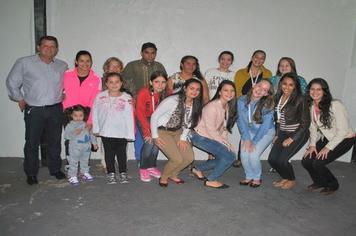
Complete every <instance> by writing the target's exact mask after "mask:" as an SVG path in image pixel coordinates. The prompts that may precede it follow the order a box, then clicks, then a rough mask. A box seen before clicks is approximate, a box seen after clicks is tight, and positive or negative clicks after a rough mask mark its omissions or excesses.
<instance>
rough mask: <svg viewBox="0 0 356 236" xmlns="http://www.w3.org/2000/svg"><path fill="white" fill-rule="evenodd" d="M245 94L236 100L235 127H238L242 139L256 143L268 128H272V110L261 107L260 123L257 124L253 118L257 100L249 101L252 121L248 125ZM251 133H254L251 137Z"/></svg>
mask: <svg viewBox="0 0 356 236" xmlns="http://www.w3.org/2000/svg"><path fill="white" fill-rule="evenodd" d="M246 100H247V96H246V95H244V96H241V97H240V98H239V99H238V101H237V110H238V118H237V127H238V128H239V131H240V134H241V139H242V140H251V141H252V143H253V144H254V145H256V144H257V143H258V142H259V141H260V140H261V139H262V138H263V136H264V135H265V134H267V132H268V131H269V130H270V129H274V121H273V112H274V111H273V110H267V109H266V108H263V109H262V123H261V124H257V123H256V121H254V120H253V114H254V111H255V109H256V105H257V101H251V102H250V104H249V105H250V106H251V107H250V112H251V116H250V117H251V120H252V123H251V124H250V125H249V105H248V104H246ZM251 133H252V134H254V136H253V137H251Z"/></svg>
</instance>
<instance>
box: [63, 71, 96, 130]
mask: <svg viewBox="0 0 356 236" xmlns="http://www.w3.org/2000/svg"><path fill="white" fill-rule="evenodd" d="M63 87H64V93H65V96H64V100H63V108H64V109H66V108H68V107H71V106H74V105H78V104H80V105H82V106H85V107H90V114H89V117H88V123H89V124H92V107H93V103H94V99H95V97H96V95H97V94H98V93H99V92H100V91H101V79H100V77H99V76H97V75H96V74H95V73H94V71H93V70H90V72H89V75H88V77H87V78H86V79H85V80H84V81H83V83H82V84H80V81H79V78H78V73H77V68H74V69H73V70H68V71H66V72H65V73H64V85H63Z"/></svg>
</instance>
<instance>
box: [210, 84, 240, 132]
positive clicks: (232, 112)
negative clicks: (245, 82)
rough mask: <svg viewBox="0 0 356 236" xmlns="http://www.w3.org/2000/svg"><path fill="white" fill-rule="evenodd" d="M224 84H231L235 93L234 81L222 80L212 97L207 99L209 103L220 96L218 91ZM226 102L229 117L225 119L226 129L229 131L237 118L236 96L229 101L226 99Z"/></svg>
mask: <svg viewBox="0 0 356 236" xmlns="http://www.w3.org/2000/svg"><path fill="white" fill-rule="evenodd" d="M224 85H230V86H232V87H233V88H234V91H235V95H236V87H235V83H234V82H232V81H230V80H223V81H221V83H220V84H219V86H218V88H217V90H216V93H215V95H214V97H213V98H212V99H211V100H210V101H209V103H210V102H212V101H214V100H217V99H219V98H220V91H221V90H222V88H223V87H224ZM227 104H228V106H229V117H228V119H227V124H226V129H227V130H228V131H229V132H230V133H231V130H232V127H234V125H235V123H236V118H237V109H236V98H233V99H231V100H230V101H228V103H227Z"/></svg>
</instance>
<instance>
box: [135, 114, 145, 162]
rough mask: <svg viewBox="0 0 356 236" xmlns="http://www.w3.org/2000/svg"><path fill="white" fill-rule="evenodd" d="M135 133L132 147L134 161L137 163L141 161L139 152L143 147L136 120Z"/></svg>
mask: <svg viewBox="0 0 356 236" xmlns="http://www.w3.org/2000/svg"><path fill="white" fill-rule="evenodd" d="M136 126H137V129H136V133H135V142H134V147H135V159H136V161H139V160H140V159H141V150H142V146H143V138H142V132H141V129H140V128H138V126H139V123H138V120H137V119H136Z"/></svg>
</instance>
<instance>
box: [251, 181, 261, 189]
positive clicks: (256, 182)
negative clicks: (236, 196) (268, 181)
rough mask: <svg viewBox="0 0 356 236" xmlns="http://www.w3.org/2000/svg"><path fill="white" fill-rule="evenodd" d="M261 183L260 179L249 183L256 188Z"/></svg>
mask: <svg viewBox="0 0 356 236" xmlns="http://www.w3.org/2000/svg"><path fill="white" fill-rule="evenodd" d="M261 184H262V181H261V180H254V181H252V182H251V183H250V187H251V188H258V187H260V186H261Z"/></svg>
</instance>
